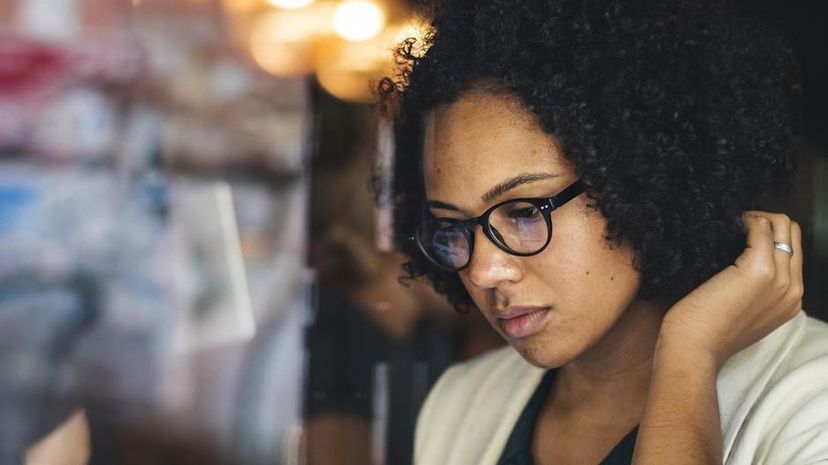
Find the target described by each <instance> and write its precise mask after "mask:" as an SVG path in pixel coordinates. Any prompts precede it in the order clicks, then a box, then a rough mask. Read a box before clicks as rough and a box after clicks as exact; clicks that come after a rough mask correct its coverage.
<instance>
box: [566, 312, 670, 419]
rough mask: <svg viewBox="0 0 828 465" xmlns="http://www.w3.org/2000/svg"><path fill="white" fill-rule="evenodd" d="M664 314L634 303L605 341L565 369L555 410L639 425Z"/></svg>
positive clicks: (606, 336)
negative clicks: (621, 407)
mask: <svg viewBox="0 0 828 465" xmlns="http://www.w3.org/2000/svg"><path fill="white" fill-rule="evenodd" d="M663 316H664V310H663V309H661V308H659V307H656V306H655V305H653V304H651V303H648V302H645V301H642V300H636V301H634V302H633V303H632V304H631V305H630V307H629V308H628V309H627V310H626V311H625V312H624V314H623V316H622V317H621V319H620V320H618V321H617V322H616V323H615V325H613V327H612V328H611V329H610V331H609V332H608V333H607V334H606V335H605V336H604V337H603V338H602V339H601V340H599V341H598V342H597V343H596V344H595V345H594V346H592V347H591V348H590V349H589V350H587V351H586V352H584V353H583V354H581V355H580V356H579V357H578V358H577V359H575V360H573V361H571V362H569V363H567V364H566V365H564V366H563V367H561V369H560V371H559V372H558V374H557V376H556V382H555V389H554V390H553V393H554V394H553V395H554V397H553V399H552V400H553V403H554V404H555V407H556V409H560V410H559V411H561V412H573V413H574V412H578V413H588V415H589V416H590V417H592V418H595V419H596V420H598V421H602V420H605V421H607V422H613V421H614V422H617V421H623V422H626V423H631V424H637V422H638V419H640V417H641V414H642V413H643V409H644V404H645V402H646V400H647V393H648V390H649V385H650V375H651V372H652V360H653V353H654V352H655V345H656V340H657V338H658V331H659V328H660V327H661V320H662V319H663ZM619 406H624V408H623V409H619V408H618V407H619Z"/></svg>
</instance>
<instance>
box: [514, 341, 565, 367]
mask: <svg viewBox="0 0 828 465" xmlns="http://www.w3.org/2000/svg"><path fill="white" fill-rule="evenodd" d="M507 341H508V340H507ZM508 342H509V345H511V346H512V347H513V348H514V349H515V350H517V351H518V353H519V354H520V355H521V356H522V357H523V358H524V360H526V361H527V362H529V363H530V364H532V365H534V366H536V367H538V368H546V369H552V368H559V367H561V366H563V365H566V363H567V362H569V361H570V360H572V358H573V357H571V356H568V355H567V354H563V353H561V352H560V350H559V348H558V347H554V346H552V347H550V345H549V344H544V343H542V342H540V341H508Z"/></svg>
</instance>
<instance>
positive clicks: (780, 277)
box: [659, 211, 804, 368]
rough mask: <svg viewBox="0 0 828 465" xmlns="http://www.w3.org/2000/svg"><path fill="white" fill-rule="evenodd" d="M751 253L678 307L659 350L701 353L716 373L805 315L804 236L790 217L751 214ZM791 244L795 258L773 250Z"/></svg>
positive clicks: (745, 217) (748, 219)
mask: <svg viewBox="0 0 828 465" xmlns="http://www.w3.org/2000/svg"><path fill="white" fill-rule="evenodd" d="M742 220H743V223H744V225H745V227H746V229H747V248H746V249H745V251H744V252H743V253H742V254H741V255H740V256H739V257H738V258H737V259H736V262H735V263H734V264H732V265H730V266H728V267H727V268H725V269H724V270H722V271H721V272H719V273H718V274H716V275H715V276H713V277H712V278H710V279H709V280H707V281H706V282H704V283H703V284H702V285H701V286H699V287H698V288H696V289H694V290H693V291H692V292H690V293H689V294H688V295H687V296H685V297H684V298H682V299H681V300H680V301H679V302H678V303H676V304H675V305H674V306H673V307H672V308H671V309H670V310H669V311H668V312H667V314H666V316H665V318H664V321H663V322H662V325H661V333H660V340H659V345H660V346H667V347H673V348H678V349H679V350H691V351H698V352H697V353H700V354H702V355H708V356H710V357H712V359H713V361H714V363H715V366H716V368H719V367H721V366H722V364H724V362H725V361H726V360H727V359H728V358H730V357H731V356H732V355H733V354H735V353H736V352H738V351H740V350H742V349H744V348H745V347H747V346H749V345H751V344H753V343H755V342H757V341H759V340H760V339H762V338H763V337H765V336H766V335H768V334H770V333H771V332H772V331H773V330H774V329H776V328H778V327H779V326H781V325H782V324H783V323H785V322H786V321H788V320H790V319H791V318H793V317H794V316H796V315H797V313H799V311H800V310H801V309H802V294H803V291H804V286H803V281H802V259H803V257H802V255H803V254H802V231H801V229H800V228H799V224H797V223H796V222H795V221H791V219H790V218H788V217H787V216H786V215H783V214H775V213H768V212H760V211H747V212H745V213H744V214H743V215H742ZM774 241H777V242H784V243H786V244H790V245H791V247H792V248H793V250H794V254H793V257H791V256H790V255H789V254H787V253H785V252H784V251H782V250H779V249H776V248H774V247H773V242H774Z"/></svg>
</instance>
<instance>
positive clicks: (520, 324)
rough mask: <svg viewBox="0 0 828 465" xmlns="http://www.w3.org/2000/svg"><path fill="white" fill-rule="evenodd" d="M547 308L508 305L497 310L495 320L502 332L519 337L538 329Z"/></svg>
mask: <svg viewBox="0 0 828 465" xmlns="http://www.w3.org/2000/svg"><path fill="white" fill-rule="evenodd" d="M549 310H550V307H509V308H507V309H506V310H504V311H501V312H497V315H496V321H497V324H498V326H499V327H500V329H501V330H502V331H503V333H504V334H506V335H507V336H508V337H510V338H512V339H520V338H524V337H527V336H531V335H532V334H534V333H536V332H537V331H539V330H540V328H541V324H542V323H543V320H544V319H545V317H546V314H547V313H549Z"/></svg>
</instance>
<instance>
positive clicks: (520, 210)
mask: <svg viewBox="0 0 828 465" xmlns="http://www.w3.org/2000/svg"><path fill="white" fill-rule="evenodd" d="M537 214H538V209H537V207H535V206H534V205H529V204H526V203H520V204H518V205H514V206H512V207H510V208H509V210H508V212H507V216H508V217H509V218H510V219H515V220H518V219H526V218H533V217H535V216H536V215H537Z"/></svg>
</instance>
